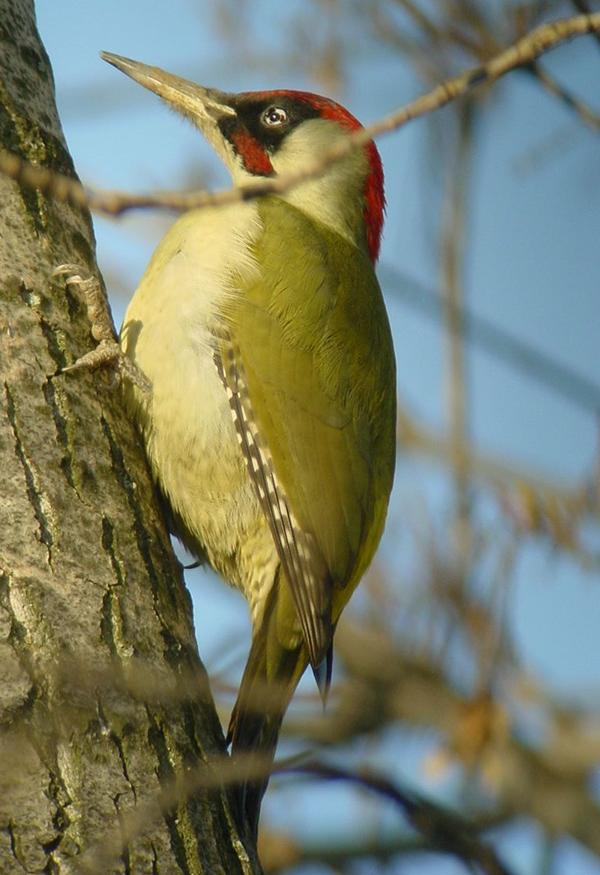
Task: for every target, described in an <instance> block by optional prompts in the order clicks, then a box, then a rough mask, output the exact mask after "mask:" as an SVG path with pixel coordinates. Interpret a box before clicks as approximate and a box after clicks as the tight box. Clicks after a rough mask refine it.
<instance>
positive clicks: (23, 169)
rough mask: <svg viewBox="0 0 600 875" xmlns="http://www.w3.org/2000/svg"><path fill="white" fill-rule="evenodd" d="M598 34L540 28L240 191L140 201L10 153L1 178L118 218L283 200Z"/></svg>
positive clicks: (592, 18) (591, 20) (592, 20)
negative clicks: (344, 162)
mask: <svg viewBox="0 0 600 875" xmlns="http://www.w3.org/2000/svg"><path fill="white" fill-rule="evenodd" d="M598 31H600V13H593V14H590V15H579V16H576V17H574V18H568V19H561V20H559V21H554V22H551V23H549V24H544V25H542V26H541V27H539V28H537V29H536V30H534V31H532V32H531V33H529V34H527V35H526V36H525V37H523V38H522V39H520V40H519V41H518V42H516V43H515V44H514V45H513V46H510V47H509V48H508V49H505V50H504V51H502V52H500V53H499V54H498V55H496V56H495V57H494V58H492V59H491V60H490V61H488V62H487V63H485V64H483V65H481V66H478V67H474V68H472V69H470V70H467V71H466V72H465V73H461V74H460V75H459V76H455V77H454V78H452V79H448V80H446V81H445V82H442V83H441V84H440V85H438V86H437V87H436V88H434V89H433V90H431V91H429V92H428V93H426V94H424V95H423V96H421V97H419V98H417V99H416V100H414V101H413V102H412V103H409V104H408V105H407V106H405V107H402V108H401V109H398V110H397V111H395V112H393V113H391V114H390V115H388V116H386V117H385V118H383V119H381V120H379V121H377V122H375V123H374V124H372V125H369V126H367V127H366V128H363V129H362V130H360V131H357V132H356V133H354V134H352V135H349V136H348V137H347V138H345V139H344V140H343V141H340V142H339V143H337V144H336V146H335V147H333V148H331V149H330V150H328V151H327V152H326V153H325V154H324V155H322V156H321V157H320V158H319V159H318V160H316V161H314V162H310V163H308V164H306V165H305V166H304V167H302V168H299V169H298V170H297V171H294V172H293V173H288V174H285V175H283V176H279V177H270V178H268V179H267V178H265V179H261V180H259V181H257V182H252V183H249V184H247V185H244V186H242V187H238V188H233V189H227V190H224V191H217V192H207V191H198V192H164V193H157V194H141V195H133V194H129V193H123V192H118V191H112V192H111V191H98V190H88V189H86V188H85V187H84V186H82V185H81V184H80V183H79V182H77V181H76V180H74V179H72V178H71V177H69V176H63V175H61V174H56V173H54V172H53V171H52V170H49V169H48V168H46V167H40V166H38V165H33V164H28V163H27V162H25V161H23V160H22V159H21V158H19V157H18V156H16V155H13V154H11V153H8V152H0V172H3V173H5V174H7V175H9V176H11V177H12V178H14V179H15V180H17V181H18V182H19V183H20V184H21V185H26V186H29V187H32V188H38V189H40V190H41V191H43V192H45V193H47V194H48V195H51V196H52V197H54V198H56V199H57V200H61V201H66V202H69V203H71V204H73V205H75V206H88V207H89V208H90V209H93V210H96V211H98V212H102V213H106V214H108V215H120V214H122V213H124V212H125V211H127V210H132V209H141V208H150V207H152V208H163V209H170V210H175V211H181V210H189V209H199V208H201V207H209V206H224V205H226V204H232V203H238V202H240V201H247V200H252V199H254V198H257V197H261V196H264V195H268V194H281V193H283V192H285V191H288V190H289V189H290V188H293V187H294V186H296V185H299V184H300V183H302V182H305V181H307V180H309V179H313V178H316V177H318V176H320V175H321V174H322V173H324V172H325V170H326V169H327V168H328V167H329V166H330V165H331V164H333V163H334V162H335V161H339V160H341V159H342V158H343V157H344V156H346V155H348V154H349V152H351V151H352V150H353V149H357V148H360V147H361V146H364V145H365V144H366V143H368V142H369V140H371V139H372V138H374V137H377V136H380V135H382V134H386V133H391V132H392V131H396V130H398V129H399V128H400V127H402V126H403V125H405V124H407V123H408V122H410V121H412V120H413V119H416V118H420V117H421V116H423V115H426V114H427V113H430V112H432V111H434V110H436V109H439V108H441V107H443V106H445V105H446V104H448V103H450V102H451V101H453V100H456V99H457V98H458V97H461V96H463V95H464V94H466V93H468V92H469V91H471V90H472V89H474V88H476V87H478V86H480V85H483V84H490V83H492V82H494V81H496V80H497V79H499V78H500V77H501V76H504V75H505V74H506V73H508V72H510V71H511V70H514V69H516V68H517V67H522V66H524V65H527V64H531V63H532V62H533V61H535V59H536V58H538V57H539V56H540V55H542V54H544V53H545V52H547V51H549V50H550V49H552V48H554V47H556V46H558V45H559V44H561V43H564V42H566V41H567V40H570V39H573V38H574V37H577V36H583V35H585V34H588V33H593V32H598Z"/></svg>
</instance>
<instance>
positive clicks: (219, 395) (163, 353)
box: [121, 204, 261, 582]
mask: <svg viewBox="0 0 600 875" xmlns="http://www.w3.org/2000/svg"><path fill="white" fill-rule="evenodd" d="M260 233H261V223H260V219H259V216H258V212H257V210H256V207H255V205H254V204H248V205H241V206H240V205H237V206H236V207H235V208H225V209H215V210H203V211H197V212H193V213H188V214H186V215H185V216H183V217H182V218H181V219H180V220H179V221H178V222H176V223H175V225H174V226H173V228H172V229H171V230H170V232H169V233H168V234H167V236H166V237H165V238H164V240H163V241H162V242H161V244H160V245H159V247H158V249H157V251H156V253H155V254H154V256H153V258H152V261H151V262H150V264H149V266H148V269H147V271H146V274H145V275H144V277H143V279H142V281H141V283H140V286H139V288H138V289H137V291H136V293H135V295H134V297H133V299H132V301H131V303H130V305H129V308H128V310H127V313H126V316H125V320H124V323H123V328H122V331H121V344H122V346H123V349H124V351H125V352H126V353H127V355H129V356H130V357H131V358H132V359H133V360H134V361H135V363H136V364H137V365H138V366H139V367H140V368H141V370H142V371H143V372H144V373H145V374H146V376H147V377H148V379H149V380H150V382H151V383H152V392H151V395H150V396H149V397H144V396H143V395H142V393H141V392H140V391H139V390H137V389H135V388H133V389H131V390H129V400H130V404H131V405H132V406H133V409H134V415H135V416H136V419H137V420H138V422H139V424H140V425H141V428H142V431H143V433H144V438H145V443H146V450H147V454H148V458H149V461H150V464H151V467H152V469H153V472H154V475H155V477H156V479H157V481H158V482H159V485H160V488H161V490H162V491H163V493H164V494H165V496H166V498H167V499H168V501H169V503H170V505H171V508H172V510H173V511H174V515H175V517H176V518H177V519H178V520H179V521H180V522H181V523H182V524H183V526H184V528H185V533H184V534H185V535H186V538H185V540H186V541H187V543H188V544H190V543H191V544H192V545H195V544H197V545H198V547H199V548H201V549H202V550H203V552H205V553H206V554H207V555H208V558H209V560H210V561H211V564H213V565H214V566H215V567H217V568H218V569H219V567H220V566H222V564H223V561H224V559H223V558H222V557H221V559H220V558H219V556H220V555H221V554H222V556H231V555H232V554H234V553H235V552H236V550H238V548H239V543H240V540H243V538H244V533H245V532H246V531H248V530H249V529H252V528H253V527H255V526H256V518H257V517H259V516H260V509H259V506H258V502H257V499H256V497H255V494H254V491H253V488H252V484H251V482H250V480H249V477H248V474H247V471H246V467H245V463H244V460H243V457H242V454H241V451H240V448H239V444H238V440H237V437H236V433H235V428H234V425H233V421H232V417H231V411H230V408H229V404H228V400H227V395H226V392H225V390H224V388H223V385H222V383H221V381H220V379H219V376H218V372H217V369H216V366H215V361H214V352H215V340H214V338H215V333H217V334H218V332H219V330H222V329H223V328H224V327H226V323H225V322H224V318H225V317H224V315H223V314H224V310H226V308H227V304H228V302H230V301H231V298H232V296H235V295H236V294H239V288H240V286H241V285H242V284H243V282H244V281H245V280H246V279H250V278H251V277H253V276H256V274H257V271H258V265H257V264H256V261H255V259H254V257H253V255H252V252H251V248H252V245H253V242H254V241H255V239H256V237H257V236H258V235H260ZM236 582H237V581H236Z"/></svg>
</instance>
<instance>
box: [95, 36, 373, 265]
mask: <svg viewBox="0 0 600 875" xmlns="http://www.w3.org/2000/svg"><path fill="white" fill-rule="evenodd" d="M102 57H103V58H104V60H105V61H108V63H110V64H112V65H113V66H115V67H117V69H119V70H121V71H122V72H123V73H126V74H127V75H128V76H130V77H131V78H132V79H135V81H136V82H139V84H140V85H143V86H144V87H145V88H148V89H150V91H154V93H155V94H158V95H159V97H162V98H163V100H165V101H166V102H167V103H168V104H169V105H170V106H171V107H173V108H174V109H175V110H176V111H178V112H179V113H181V114H182V115H185V116H186V117H187V118H189V119H190V120H191V121H192V122H193V124H194V125H196V127H198V128H199V130H200V131H201V132H202V134H203V135H204V136H205V138H206V139H207V140H208V141H209V143H210V144H211V145H212V147H213V148H214V150H215V151H216V152H217V154H218V155H219V156H220V157H221V159H222V160H223V162H224V164H225V165H226V167H227V168H228V169H229V171H230V173H231V176H232V178H233V180H234V182H235V183H236V184H237V185H243V184H244V183H246V182H248V180H251V179H256V178H257V177H271V176H276V175H284V174H285V173H286V172H289V171H292V170H297V169H298V168H300V167H301V166H302V165H304V164H308V163H310V162H311V161H312V160H314V159H315V158H317V157H320V156H321V155H323V153H324V152H326V151H327V149H329V148H331V147H332V146H333V144H334V143H335V142H336V141H338V140H339V139H341V138H344V137H346V136H347V135H348V134H349V133H351V132H352V131H356V130H359V129H360V128H361V124H360V122H359V121H358V120H357V119H356V118H355V117H354V116H353V115H352V114H351V113H350V112H348V110H347V109H344V107H343V106H341V105H340V104H339V103H336V102H335V101H334V100H330V99H328V98H326V97H320V96H319V95H317V94H311V93H309V92H305V91H283V90H278V91H248V92H242V93H240V94H226V93H224V92H222V91H218V90H217V89H214V88H204V87H202V86H201V85H196V84H195V83H193V82H190V81H188V80H186V79H181V78H180V77H178V76H173V75H172V74H171V73H167V72H166V71H165V70H161V69H160V68H159V67H150V66H148V65H146V64H142V63H140V62H139V61H132V60H130V59H129V58H123V57H121V56H120V55H113V54H111V53H109V52H103V53H102ZM281 196H282V197H284V198H286V199H287V200H289V201H290V202H291V203H293V204H294V205H295V206H297V207H298V208H299V209H303V210H305V212H308V213H309V214H311V215H313V217H315V218H317V219H318V220H320V221H322V222H323V223H324V224H326V225H328V226H329V227H332V228H334V229H335V230H337V231H339V232H340V233H342V234H343V235H344V236H346V237H348V238H350V239H351V240H352V241H353V242H356V243H357V244H358V245H361V246H364V248H366V250H367V252H368V254H369V256H370V257H371V259H372V261H376V259H377V256H378V254H379V244H380V238H381V230H382V226H383V212H384V207H385V198H384V193H383V169H382V166H381V159H380V157H379V153H378V151H377V148H376V146H375V144H374V143H373V142H372V141H371V142H369V143H368V144H367V145H366V146H364V147H363V148H360V149H355V150H353V151H352V152H350V153H348V154H347V155H345V156H344V157H343V158H342V159H341V160H340V161H337V162H335V163H333V164H331V165H329V167H328V168H327V170H326V171H325V173H324V174H323V175H321V176H319V177H318V178H315V179H310V180H308V181H306V182H303V183H301V184H299V185H296V186H295V187H294V188H292V189H290V190H289V191H287V192H285V193H284V194H282V195H281Z"/></svg>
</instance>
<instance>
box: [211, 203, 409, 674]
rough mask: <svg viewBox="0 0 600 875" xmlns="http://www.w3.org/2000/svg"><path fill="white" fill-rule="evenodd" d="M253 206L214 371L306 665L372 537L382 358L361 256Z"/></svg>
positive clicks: (382, 502)
mask: <svg viewBox="0 0 600 875" xmlns="http://www.w3.org/2000/svg"><path fill="white" fill-rule="evenodd" d="M259 209H260V213H261V218H262V220H263V222H264V226H265V233H264V234H263V235H261V237H260V239H259V240H258V242H257V243H256V244H255V248H256V257H257V260H258V262H259V264H261V265H262V266H263V272H262V275H261V276H260V278H258V279H257V280H256V281H255V282H253V283H251V284H250V285H248V284H246V285H245V286H244V288H243V295H242V296H240V297H239V298H238V297H236V299H235V301H234V303H232V306H231V310H230V311H229V312H228V323H229V333H228V335H227V336H226V337H225V338H224V339H223V341H222V344H221V362H220V368H221V373H222V377H223V379H224V382H225V383H226V385H228V388H229V392H230V403H231V404H232V409H233V410H234V414H235V415H236V416H237V417H238V418H239V419H241V420H244V422H245V423H246V426H245V429H244V428H242V429H241V436H240V442H241V443H242V448H243V450H244V453H245V455H246V458H247V460H248V462H249V470H250V473H251V475H253V476H254V479H255V483H256V485H257V489H258V492H259V496H260V498H261V501H262V503H263V509H264V510H265V513H266V516H267V519H268V521H269V524H270V526H271V530H272V532H273V535H274V538H275V542H276V544H277V548H278V551H279V554H280V557H281V558H282V565H283V569H284V572H285V575H286V578H287V580H288V582H289V583H290V587H291V589H292V595H293V598H294V603H295V606H296V610H297V612H298V615H299V619H300V624H301V627H302V631H303V634H304V638H305V640H306V643H307V645H308V649H309V655H310V658H311V662H312V664H313V666H315V665H317V664H318V663H319V662H320V660H321V659H322V658H323V656H324V651H326V649H327V647H328V646H329V643H330V639H331V611H332V602H333V622H335V621H336V620H337V615H339V611H340V610H341V605H340V607H339V608H337V607H336V590H338V589H340V588H344V587H347V585H348V584H351V587H350V591H351V589H352V587H353V586H354V585H356V583H357V582H358V579H359V578H360V575H361V574H362V572H363V571H364V569H365V568H366V566H367V565H368V563H369V562H370V560H371V558H372V555H373V553H374V551H375V548H376V546H377V543H378V541H379V538H380V536H381V531H382V529H383V523H384V518H385V512H386V508H387V502H388V497H389V492H390V489H391V485H392V478H393V471H394V459H395V394H396V392H395V365H394V356H393V349H392V341H391V335H390V330H389V324H388V320H387V315H386V312H385V308H384V304H383V299H382V296H381V291H380V289H379V285H378V283H377V280H376V278H375V275H374V272H373V268H372V265H371V263H370V261H369V260H368V258H367V257H366V255H363V253H361V252H360V251H359V250H358V249H357V248H356V247H355V246H353V245H352V244H351V243H349V242H347V241H346V240H344V239H343V238H341V237H340V236H339V235H338V234H336V233H333V232H331V231H329V230H328V229H327V228H325V227H324V226H322V225H319V224H317V223H316V222H314V221H313V220H311V219H310V218H309V217H307V216H306V215H305V214H304V213H302V212H300V211H299V210H297V209H296V208H294V207H293V206H291V205H290V204H288V203H286V202H285V201H282V200H280V199H278V198H268V199H265V200H263V201H261V203H260V206H259ZM290 241H291V242H290ZM233 280H234V281H235V278H233ZM236 411H237V412H236ZM252 460H254V461H252ZM349 594H350V593H349V592H347V593H346V594H345V595H344V596H341V598H340V599H338V600H339V601H340V602H342V603H343V602H345V601H346V600H347V598H348V596H349Z"/></svg>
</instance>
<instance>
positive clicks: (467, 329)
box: [379, 264, 600, 414]
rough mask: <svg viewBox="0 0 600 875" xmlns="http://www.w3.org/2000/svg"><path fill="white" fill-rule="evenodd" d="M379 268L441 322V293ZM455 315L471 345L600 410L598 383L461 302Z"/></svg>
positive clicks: (401, 293) (395, 288)
mask: <svg viewBox="0 0 600 875" xmlns="http://www.w3.org/2000/svg"><path fill="white" fill-rule="evenodd" d="M379 272H380V276H381V279H382V282H383V284H384V285H385V287H386V288H389V290H390V291H391V292H392V293H393V294H394V295H397V296H398V297H399V298H401V299H402V301H404V302H405V303H407V304H409V305H410V306H411V307H413V308H414V309H418V310H420V311H421V312H422V313H424V314H425V315H426V316H427V317H429V318H430V319H433V320H434V321H436V322H438V323H439V324H443V322H444V311H446V312H447V311H448V310H452V304H450V303H449V302H446V303H444V302H443V301H442V298H441V295H439V294H438V293H437V292H434V291H432V290H431V289H428V288H427V287H426V286H424V285H422V284H420V283H417V282H416V281H415V280H413V279H412V278H410V277H407V276H404V275H402V274H401V273H400V272H399V271H397V270H396V269H395V268H392V267H390V266H389V265H387V264H384V265H383V266H382V268H381V269H380V271H379ZM455 315H456V319H455V322H456V330H457V331H459V332H460V333H461V335H462V336H463V338H464V339H465V340H467V341H469V342H470V343H472V344H473V346H478V347H479V348H481V349H482V350H484V351H485V352H487V353H489V354H490V355H492V356H494V357H495V358H496V359H498V360H499V361H502V362H504V363H505V364H507V365H509V366H510V367H511V368H512V369H513V370H516V371H520V372H522V373H525V374H527V376H528V377H530V378H531V379H534V380H536V381H537V382H538V383H540V384H541V385H544V386H546V387H547V388H549V389H551V390H552V391H554V392H556V393H557V394H558V395H561V397H563V398H565V399H566V400H567V401H570V402H572V403H575V404H577V405H579V406H580V407H583V408H585V409H587V410H589V411H590V412H592V413H593V414H598V413H599V412H600V385H598V384H597V383H594V382H593V381H592V380H589V379H588V378H587V377H584V376H583V375H582V374H578V373H577V372H576V371H574V370H573V369H572V368H570V367H568V366H567V365H565V364H563V363H562V362H560V361H558V360H557V359H555V358H553V357H552V356H549V355H548V354H547V353H544V352H542V351H541V350H539V349H536V348H535V347H534V346H531V345H530V344H529V343H526V342H525V341H523V340H520V339H519V338H517V337H514V336H513V335H512V334H509V333H508V332H507V331H505V330H504V329H502V328H499V327H498V326H497V325H495V324H494V323H493V322H490V321H489V320H487V319H485V318H483V317H482V316H477V315H476V314H475V313H473V312H472V311H470V310H469V309H468V308H467V307H465V306H461V307H460V308H459V309H458V310H457V313H456V314H455Z"/></svg>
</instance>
